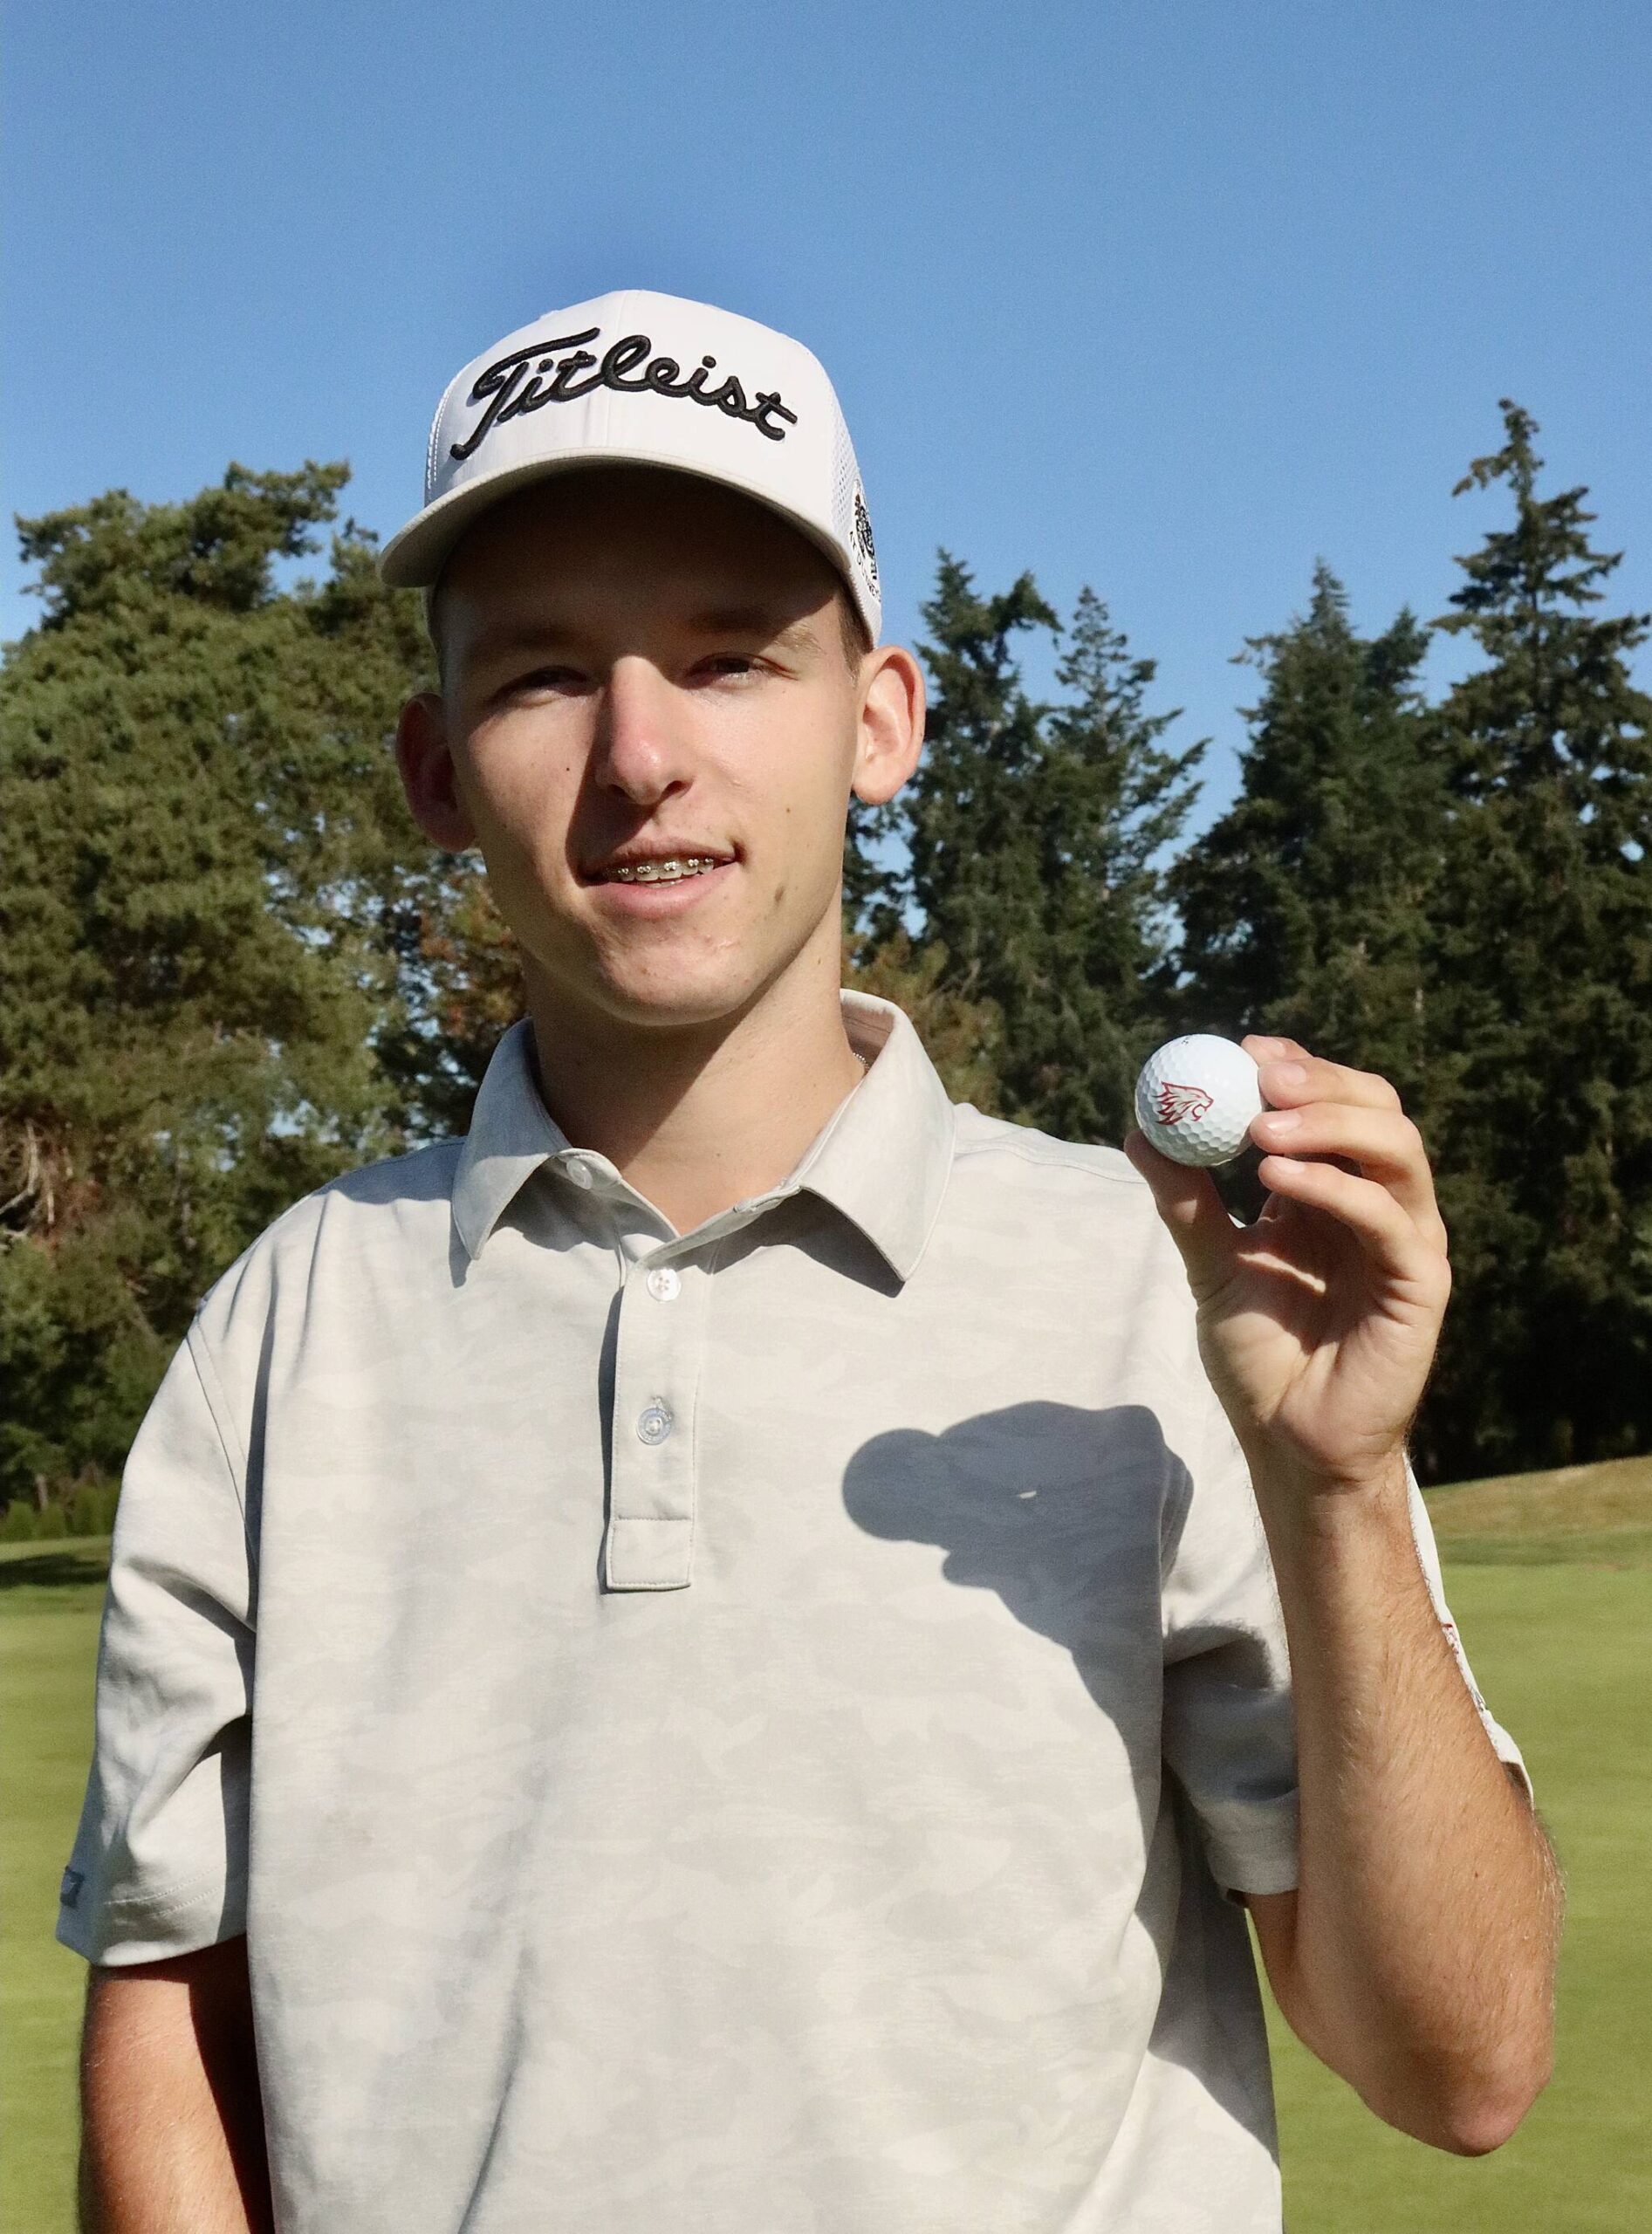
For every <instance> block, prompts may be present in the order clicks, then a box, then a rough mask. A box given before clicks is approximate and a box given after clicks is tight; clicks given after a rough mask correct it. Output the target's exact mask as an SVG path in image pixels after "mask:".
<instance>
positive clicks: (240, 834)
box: [0, 464, 429, 1498]
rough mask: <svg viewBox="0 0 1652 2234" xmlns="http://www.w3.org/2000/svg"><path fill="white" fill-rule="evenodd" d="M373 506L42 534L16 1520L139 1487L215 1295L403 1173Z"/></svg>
mask: <svg viewBox="0 0 1652 2234" xmlns="http://www.w3.org/2000/svg"><path fill="white" fill-rule="evenodd" d="M345 478H346V472H345V469H344V468H343V467H341V466H328V465H315V464H309V465H306V466H305V467H304V468H303V469H301V470H300V471H298V472H297V473H291V474H279V473H271V474H262V475H260V474H252V473H249V472H246V471H244V470H243V469H241V468H239V467H231V468H230V470H229V472H228V473H227V474H226V475H225V476H224V479H223V483H222V485H221V486H219V487H217V488H214V489H209V490H205V491H203V492H202V494H201V495H200V496H199V497H195V498H194V499H192V500H191V501H189V503H186V504H176V505H165V504H162V505H154V506H144V505H141V504H138V503H136V502H135V501H134V499H133V498H132V497H130V496H128V495H127V493H126V492H125V491H123V490H115V491H112V492H110V493H109V494H107V495H106V496H103V497H99V498H97V499H96V500H94V501H93V503H91V504H86V505H83V506H79V507H78V508H75V509H73V510H71V511H63V512H58V513H54V514H51V515H50V516H49V517H44V518H39V519H35V520H31V521H26V522H24V523H22V538H23V549H24V557H25V558H27V559H29V560H30V561H31V562H32V563H33V564H34V565H36V566H37V567H38V592H39V594H40V595H41V597H42V599H43V601H44V605H45V616H44V619H43V620H42V621H41V623H40V625H39V626H38V627H36V628H34V629H32V630H31V631H30V632H29V634H27V635H26V636H25V637H24V638H23V639H22V640H21V641H20V642H18V643H17V644H14V645H11V646H9V647H7V650H6V657H5V661H4V665H3V670H0V888H3V908H4V918H3V923H0V1172H3V1175H4V1182H5V1183H4V1184H3V1186H0V1201H3V1231H4V1237H5V1238H4V1244H3V1247H0V1373H3V1375H4V1378H5V1381H6V1386H7V1398H8V1401H7V1415H6V1422H5V1425H4V1428H3V1430H0V1498H3V1497H5V1496H7V1495H14V1496H15V1495H18V1494H27V1493H29V1492H30V1491H31V1490H33V1488H34V1486H35V1484H36V1482H37V1480H38V1479H43V1480H49V1481H61V1480H63V1479H65V1478H66V1477H70V1476H72V1475H75V1474H78V1473H79V1472H81V1471H82V1470H84V1469H85V1468H86V1467H87V1466H91V1467H93V1469H99V1470H107V1471H112V1470H114V1469H115V1468H116V1467H118V1465H119V1464H120V1460H121V1458H122V1456H124V1452H125V1449H126V1446H127V1442H128V1441H129V1438H130V1435H131V1432H132V1429H133V1428H134V1426H135V1424H136V1421H137V1419H138V1417H139V1416H140V1415H141V1412H142V1409H143V1408H144V1406H145V1404H146V1403H147V1401H148V1397H149V1395H150V1394H151V1393H152V1390H153V1388H154V1381H155V1380H156V1378H157V1376H158V1374H159V1372H160V1370H161V1367H162V1366H163V1365H164V1362H165V1359H166V1356H167V1355H168V1353H169V1351H170V1349H171V1347H173V1345H174V1343H175V1341H176V1340H177V1338H178V1336H179V1334H180V1333H182V1328H183V1326H184V1325H185V1324H186V1323H187V1321H188V1319H189V1315H190V1313H191V1312H192V1311H193V1309H194V1306H195V1302H196V1300H197V1299H198V1298H199V1296H200V1294H201V1293H202V1291H203V1290H204V1289H205V1287H206V1286H207V1285H209V1283H210V1281H211V1280H212V1278H215V1277H216V1274H217V1273H218V1272H219V1271H221V1270H222V1269H223V1266H224V1265H225V1264H227V1263H228V1262H230V1259H231V1258H233V1257H235V1256H236V1254H237V1253H238V1251H240V1250H241V1248H243V1246H244V1245H245V1244H246V1243H247V1242H248V1241H249V1240H250V1239H251V1238H252V1237H253V1236H254V1235H255V1234H256V1233H257V1231H258V1230H260V1229H261V1228H262V1227H263V1226H264V1225H265V1224H266V1223H269V1221H270V1220H271V1218H273V1217H274V1216H277V1215H278V1213H279V1212H280V1211H281V1210H284V1208H285V1207H286V1206H287V1204H288V1203H291V1201H292V1200H293V1199H294V1198H295V1197H296V1196H298V1195H300V1194H302V1193H304V1192H305V1190H306V1189H309V1188H311V1187H313V1186H315V1185H317V1184H319V1183H320V1182H322V1181H324V1180H326V1178H328V1177H330V1176H331V1175H332V1174H334V1173H335V1172H337V1171H339V1170H340V1169H342V1168H346V1167H347V1166H349V1165H352V1164H354V1163H357V1162H361V1161H363V1160H364V1159H366V1158H367V1157H369V1156H371V1155H374V1154H377V1153H381V1152H383V1151H384V1150H385V1149H387V1148H390V1147H392V1146H394V1144H395V1134H394V1130H393V1127H392V1126H391V1124H390V1121H389V1114H390V1113H389V1110H388V1107H387V1093H386V1088H385V1082H384V1080H383V1078H382V1076H381V1075H380V1071H379V1067H378V1065H377V1062H376V1059H375V1053H374V1038H375V1033H376V1032H377V1031H378V1030H379V1028H380V1023H381V1020H382V1019H385V1018H395V1017H397V1016H398V1015H400V1014H401V1013H402V1012H403V1011H404V1010H405V1005H406V1004H403V1003H400V1002H399V1000H398V992H397V988H398V981H399V978H400V977H401V975H402V974H403V973H402V972H401V970H399V967H398V958H397V956H396V954H395V952H394V941H393V939H392V937H391V935H390V933H391V918H392V915H394V892H395V887H396V884H397V863H398V861H400V862H402V863H406V862H407V861H408V860H409V858H410V857H411V859H413V860H421V859H422V858H424V857H427V856H428V851H429V849H428V847H427V846H425V845H424V843H423V841H422V839H419V838H418V836H417V833H415V832H413V831H412V828H411V825H410V823H409V822H408V817H407V814H406V810H405V806H404V805H402V803H401V794H400V787H399V785H398V784H397V780H396V777H395V771H394V764H393V762H392V760H391V758H390V756H389V751H388V746H387V730H388V725H389V723H391V722H392V721H393V720H394V712H395V708H396V705H397V703H398V702H399V700H400V698H401V695H402V693H403V691H404V690H405V689H408V688H409V687H411V686H412V684H413V683H414V682H415V679H416V678H417V677H418V676H420V675H422V671H423V669H424V666H425V662H426V659H427V656H428V650H427V648H426V647H425V646H424V644H423V641H422V635H421V633H420V627H419V621H418V613H417V601H416V600H415V599H413V598H411V597H409V596H408V595H407V594H406V593H402V594H401V595H400V596H391V595H389V594H388V593H385V592H384V591H383V590H382V588H381V587H380V586H379V585H378V583H377V579H376V576H375V575H374V568H373V553H372V551H371V548H370V545H369V544H368V542H367V539H366V538H363V537H361V536H360V534H359V533H358V532H357V531H355V530H354V529H353V527H351V526H347V527H346V530H345V531H344V532H343V533H342V534H341V535H339V536H338V537H335V538H334V539H333V545H332V572H331V576H330V579H328V581H327V582H326V584H325V585H323V586H320V587H317V586H315V585H314V584H313V583H310V582H307V581H306V582H303V583H300V584H299V585H298V586H297V588H296V589H291V590H287V591H282V590H280V589H278V587H277V586H276V581H275V567H276V564H277V562H278V561H280V560H290V559H292V558H298V557H300V556H302V555H303V554H304V553H305V552H309V551H311V550H313V549H314V548H315V547H316V545H317V542H318V540H319V535H318V531H319V527H320V526H321V524H323V523H325V522H326V521H327V520H329V519H330V518H331V517H332V515H333V511H334V507H335V504H336V497H337V492H338V490H339V488H340V486H341V485H342V483H343V482H344V480H345Z"/></svg>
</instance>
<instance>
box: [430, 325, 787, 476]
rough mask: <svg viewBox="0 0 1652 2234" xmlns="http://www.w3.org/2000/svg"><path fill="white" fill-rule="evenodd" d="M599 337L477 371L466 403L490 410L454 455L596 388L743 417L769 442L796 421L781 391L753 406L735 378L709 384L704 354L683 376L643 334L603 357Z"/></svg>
mask: <svg viewBox="0 0 1652 2234" xmlns="http://www.w3.org/2000/svg"><path fill="white" fill-rule="evenodd" d="M601 332H602V329H601V327H600V326H586V328H585V329H584V331H583V332H579V333H559V334H555V335H553V336H552V337H551V338H550V339H545V340H539V341H531V342H529V344H528V345H527V346H526V347H525V348H524V349H513V350H512V351H511V353H510V355H509V356H508V357H496V358H495V359H494V360H493V362H492V364H490V365H489V366H488V367H486V368H485V369H484V370H483V371H482V372H480V373H477V374H476V380H475V382H474V384H473V385H472V387H471V390H470V394H469V395H468V396H467V397H466V398H465V401H466V402H467V403H482V402H483V401H485V402H486V404H487V407H488V408H487V409H486V410H485V411H484V412H483V415H482V416H481V418H480V419H479V420H478V421H477V422H476V426H475V427H474V428H472V429H471V431H470V434H468V435H466V436H465V438H464V440H463V442H453V443H450V444H449V456H451V457H455V458H458V459H461V460H463V459H465V458H468V457H470V456H474V455H475V453H476V451H477V450H478V449H480V448H481V447H482V444H483V442H485V441H486V440H487V438H488V436H489V435H490V434H491V433H492V432H493V430H494V428H496V427H500V426H503V425H504V422H505V421H507V420H510V419H519V418H521V417H523V416H524V414H526V413H527V412H530V411H543V410H544V409H545V406H546V405H547V404H548V403H572V402H575V401H577V400H578V399H579V397H580V396H582V395H589V394H591V392H592V390H593V388H599V387H611V388H614V389H615V390H617V391H618V393H619V394H621V395H660V396H665V397H668V398H676V399H681V400H682V401H685V402H689V403H701V404H704V405H705V406H706V407H707V408H708V409H710V410H716V411H722V412H725V413H726V414H727V415H728V416H729V417H730V419H744V420H746V421H748V422H749V423H750V424H751V426H753V427H755V428H757V432H758V434H760V435H767V437H768V438H769V440H770V441H771V442H785V430H786V428H787V427H795V426H796V425H797V423H798V415H797V413H796V412H795V411H788V410H787V408H786V407H785V404H784V403H783V402H782V401H781V400H780V392H779V390H778V388H759V389H758V390H757V393H756V394H754V395H753V396H752V397H751V399H750V400H749V401H748V399H747V396H746V392H745V389H744V387H743V386H742V385H741V383H740V381H739V380H737V378H736V377H735V375H734V374H733V373H727V374H726V375H725V376H724V377H723V379H722V380H719V381H718V382H717V384H716V386H715V387H712V386H710V385H709V381H710V379H711V375H712V374H713V373H715V372H716V368H717V360H716V358H715V357H702V358H701V360H700V362H699V364H698V365H697V366H696V367H695V369H694V371H693V372H691V373H689V374H688V375H687V376H686V378H685V377H684V376H683V373H682V367H681V365H679V364H678V362H677V360H676V359H675V357H665V356H661V357H656V356H655V355H654V353H653V351H654V343H653V341H652V339H650V338H649V336H648V334H646V333H627V334H626V335H625V336H624V338H623V339H620V340H619V341H616V342H614V344H613V345H612V346H610V347H609V348H608V349H607V351H605V353H603V355H602V356H600V357H597V356H594V355H593V353H592V352H591V351H590V350H589V349H587V348H586V346H585V345H586V342H587V341H595V340H597V339H599V338H600V335H601ZM565 352H566V354H565ZM547 375H549V377H548V378H547ZM777 421H784V422H785V423H784V424H777V423H775V422H777Z"/></svg>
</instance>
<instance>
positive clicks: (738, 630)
mask: <svg viewBox="0 0 1652 2234" xmlns="http://www.w3.org/2000/svg"><path fill="white" fill-rule="evenodd" d="M809 618H810V617H809V616H808V615H807V614H804V615H802V616H800V617H799V618H798V619H796V620H783V619H782V617H781V615H780V614H779V613H776V612H774V611H773V610H772V609H766V610H765V608H764V606H760V605H721V606H712V607H709V608H708V609H707V610H706V611H705V612H703V613H693V614H691V615H689V618H688V619H687V620H685V621H684V622H683V623H682V629H683V633H684V634H686V635H689V636H735V637H744V638H747V639H750V638H752V637H756V638H757V639H758V640H759V641H762V642H763V643H764V644H768V645H771V646H773V647H774V648H775V649H776V650H778V651H798V650H800V649H802V648H804V647H805V645H808V644H810V643H812V642H813V641H814V632H813V631H812V628H811V627H810V625H809ZM578 636H579V631H578V629H577V628H574V627H570V626H568V625H567V624H566V623H562V622H559V621H555V620H549V619H546V620H491V621H485V622H483V626H482V627H480V628H478V629H477V631H476V635H475V636H474V637H473V638H472V640H471V642H470V647H469V651H470V657H471V658H472V659H475V660H480V659H504V658H509V657H511V656H512V655H513V654H517V653H520V652H545V651H551V650H558V649H566V648H567V647H568V646H570V645H572V644H573V643H574V642H575V641H577V639H578Z"/></svg>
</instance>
